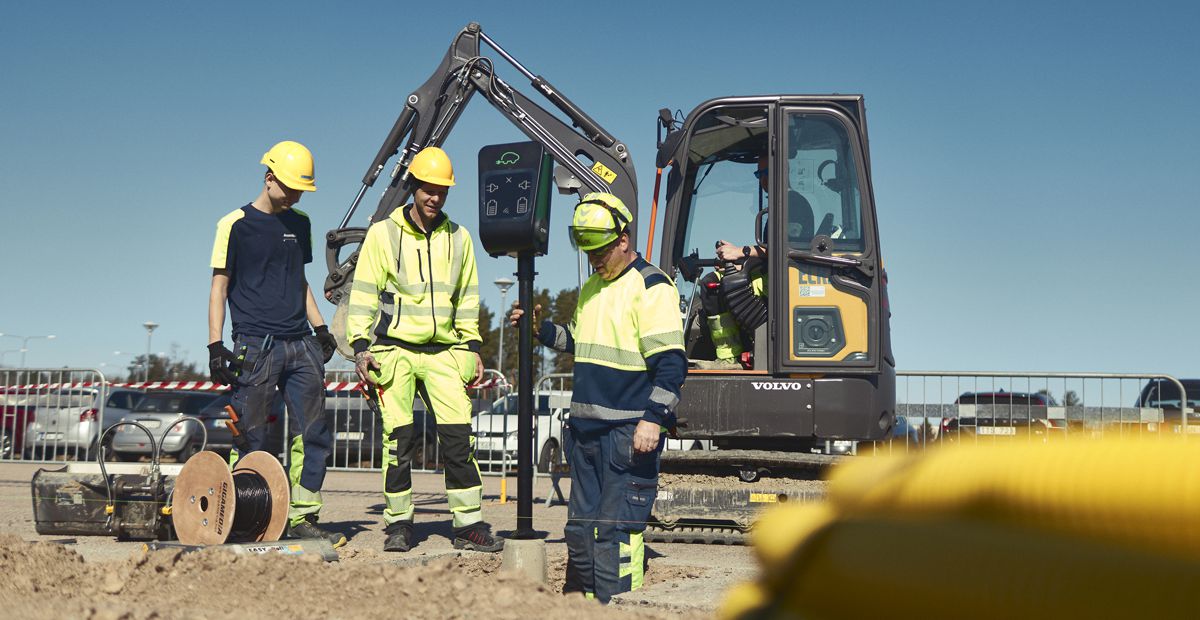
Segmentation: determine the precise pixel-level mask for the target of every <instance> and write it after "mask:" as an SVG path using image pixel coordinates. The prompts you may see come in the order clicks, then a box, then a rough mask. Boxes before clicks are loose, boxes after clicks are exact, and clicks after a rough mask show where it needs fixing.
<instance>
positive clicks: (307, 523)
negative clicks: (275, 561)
mask: <svg viewBox="0 0 1200 620" xmlns="http://www.w3.org/2000/svg"><path fill="white" fill-rule="evenodd" d="M288 536H290V537H292V538H324V539H325V540H328V541H329V544H331V545H333V548H334V549H336V548H338V547H341V546H342V545H344V544H346V535H345V534H343V533H341V532H331V531H329V530H327V529H324V528H320V527H317V518H316V517H315V516H313V515H308V516H306V517H304V520H303V521H301V522H299V523H296V524H294V525H291V526H290V527H289V528H288Z"/></svg>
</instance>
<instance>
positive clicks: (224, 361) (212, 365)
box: [208, 340, 237, 385]
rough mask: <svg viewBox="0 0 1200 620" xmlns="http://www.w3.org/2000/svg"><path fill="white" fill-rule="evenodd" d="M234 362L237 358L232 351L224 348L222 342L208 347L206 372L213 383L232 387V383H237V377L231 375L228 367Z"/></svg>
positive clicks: (231, 372)
mask: <svg viewBox="0 0 1200 620" xmlns="http://www.w3.org/2000/svg"><path fill="white" fill-rule="evenodd" d="M235 361H237V358H236V357H235V356H234V355H233V351H230V350H229V349H226V348H225V341H224V340H218V341H216V342H214V343H212V344H210V345H208V372H209V376H210V377H212V381H213V383H218V384H221V385H233V382H234V381H237V375H235V374H233V370H231V369H230V368H229V365H230V364H232V363H233V362H235Z"/></svg>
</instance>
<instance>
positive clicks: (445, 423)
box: [371, 347, 483, 528]
mask: <svg viewBox="0 0 1200 620" xmlns="http://www.w3.org/2000/svg"><path fill="white" fill-rule="evenodd" d="M371 354H372V355H373V356H374V357H375V360H376V361H377V362H379V366H380V369H379V371H378V372H377V373H373V374H374V377H373V378H376V383H377V385H378V387H379V392H380V403H381V405H382V409H383V437H384V439H383V495H384V499H385V502H386V506H385V507H384V510H383V522H384V524H385V525H391V524H393V523H397V522H401V521H408V522H412V520H413V503H412V459H413V455H414V453H415V452H416V447H417V442H418V441H421V442H425V441H426V439H427V438H428V437H430V436H431V435H433V431H434V420H436V432H437V443H438V445H439V448H440V453H441V456H442V462H443V464H444V466H445V477H446V499H447V501H448V503H449V504H450V512H451V514H453V515H454V523H453V525H454V527H455V528H461V527H466V526H468V525H473V524H475V523H479V522H480V521H482V520H483V515H482V513H481V512H480V507H481V505H482V503H483V482H482V480H481V479H480V476H479V464H478V463H477V462H476V461H475V437H474V436H473V435H472V434H471V399H470V398H469V397H468V396H467V391H466V387H465V386H466V383H467V382H468V381H470V380H471V379H472V378H473V376H474V374H475V354H474V353H472V352H470V351H468V350H466V349H447V350H444V351H439V352H437V353H425V352H420V351H411V350H408V349H403V348H400V347H378V348H372V349H371ZM416 395H420V397H421V400H422V401H423V402H424V403H425V409H426V411H427V412H428V413H431V414H432V416H429V415H428V414H426V415H424V416H422V417H421V418H419V419H416V420H414V418H413V399H414V397H415V396H416ZM431 417H432V420H431V419H430V418H431ZM426 453H427V454H430V453H432V446H426Z"/></svg>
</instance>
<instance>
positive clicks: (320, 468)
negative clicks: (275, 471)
mask: <svg viewBox="0 0 1200 620" xmlns="http://www.w3.org/2000/svg"><path fill="white" fill-rule="evenodd" d="M233 352H234V355H237V356H239V357H240V356H243V355H244V356H245V358H244V359H243V360H242V362H241V371H240V372H239V374H238V378H237V382H236V384H235V385H233V398H232V402H233V410H234V411H236V412H237V414H238V416H239V417H240V418H242V419H243V423H242V424H241V425H239V426H243V427H244V428H245V429H246V430H245V434H246V440H247V441H248V442H249V444H250V450H251V451H253V450H260V449H262V447H263V443H264V441H265V439H266V425H267V415H268V412H269V411H270V410H271V401H272V400H273V399H274V398H275V390H276V387H278V389H279V391H280V392H282V393H283V399H284V403H285V404H286V405H287V410H288V416H289V424H290V429H289V431H290V434H291V435H300V436H301V438H302V441H303V446H304V460H303V465H302V467H301V470H300V479H299V483H300V486H302V487H304V488H305V489H308V490H309V491H320V490H321V485H322V484H324V482H325V459H326V458H327V457H328V456H329V453H330V452H331V451H332V450H333V432H332V429H331V428H330V426H329V421H328V420H327V418H326V416H325V365H324V363H322V361H321V359H322V354H321V345H320V344H319V343H318V342H317V339H316V337H315V336H305V337H303V338H296V339H291V340H280V339H276V338H271V337H264V336H240V335H239V336H237V337H236V338H235V339H234V349H233ZM293 467H294V464H293Z"/></svg>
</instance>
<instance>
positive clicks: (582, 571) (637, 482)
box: [563, 421, 663, 603]
mask: <svg viewBox="0 0 1200 620" xmlns="http://www.w3.org/2000/svg"><path fill="white" fill-rule="evenodd" d="M636 427H637V421H631V422H630V423H628V424H620V425H617V426H613V427H611V428H609V429H606V430H599V431H596V432H590V433H580V432H578V431H577V430H575V429H572V430H571V432H570V434H569V435H568V437H567V442H566V444H567V458H568V459H569V462H570V465H571V499H570V501H569V502H568V506H567V525H566V528H565V531H564V537H565V538H566V541H567V582H566V584H565V585H564V586H563V590H564V592H573V591H574V592H584V593H585V594H587V593H591V594H594V595H595V597H596V599H597V600H599V601H601V602H603V603H607V602H608V601H609V599H611V598H612V597H613V595H615V594H619V593H621V592H629V591H631V590H636V589H637V588H639V587H641V585H642V578H643V568H644V566H645V546H644V544H643V540H642V532H643V531H645V529H646V521H647V520H648V519H649V518H650V510H651V509H652V508H653V507H654V498H655V496H656V495H657V492H658V461H659V454H660V453H661V451H662V446H663V442H661V441H660V442H659V444H658V448H657V449H656V450H654V451H653V452H647V453H637V452H634V450H633V431H634V428H636Z"/></svg>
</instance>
